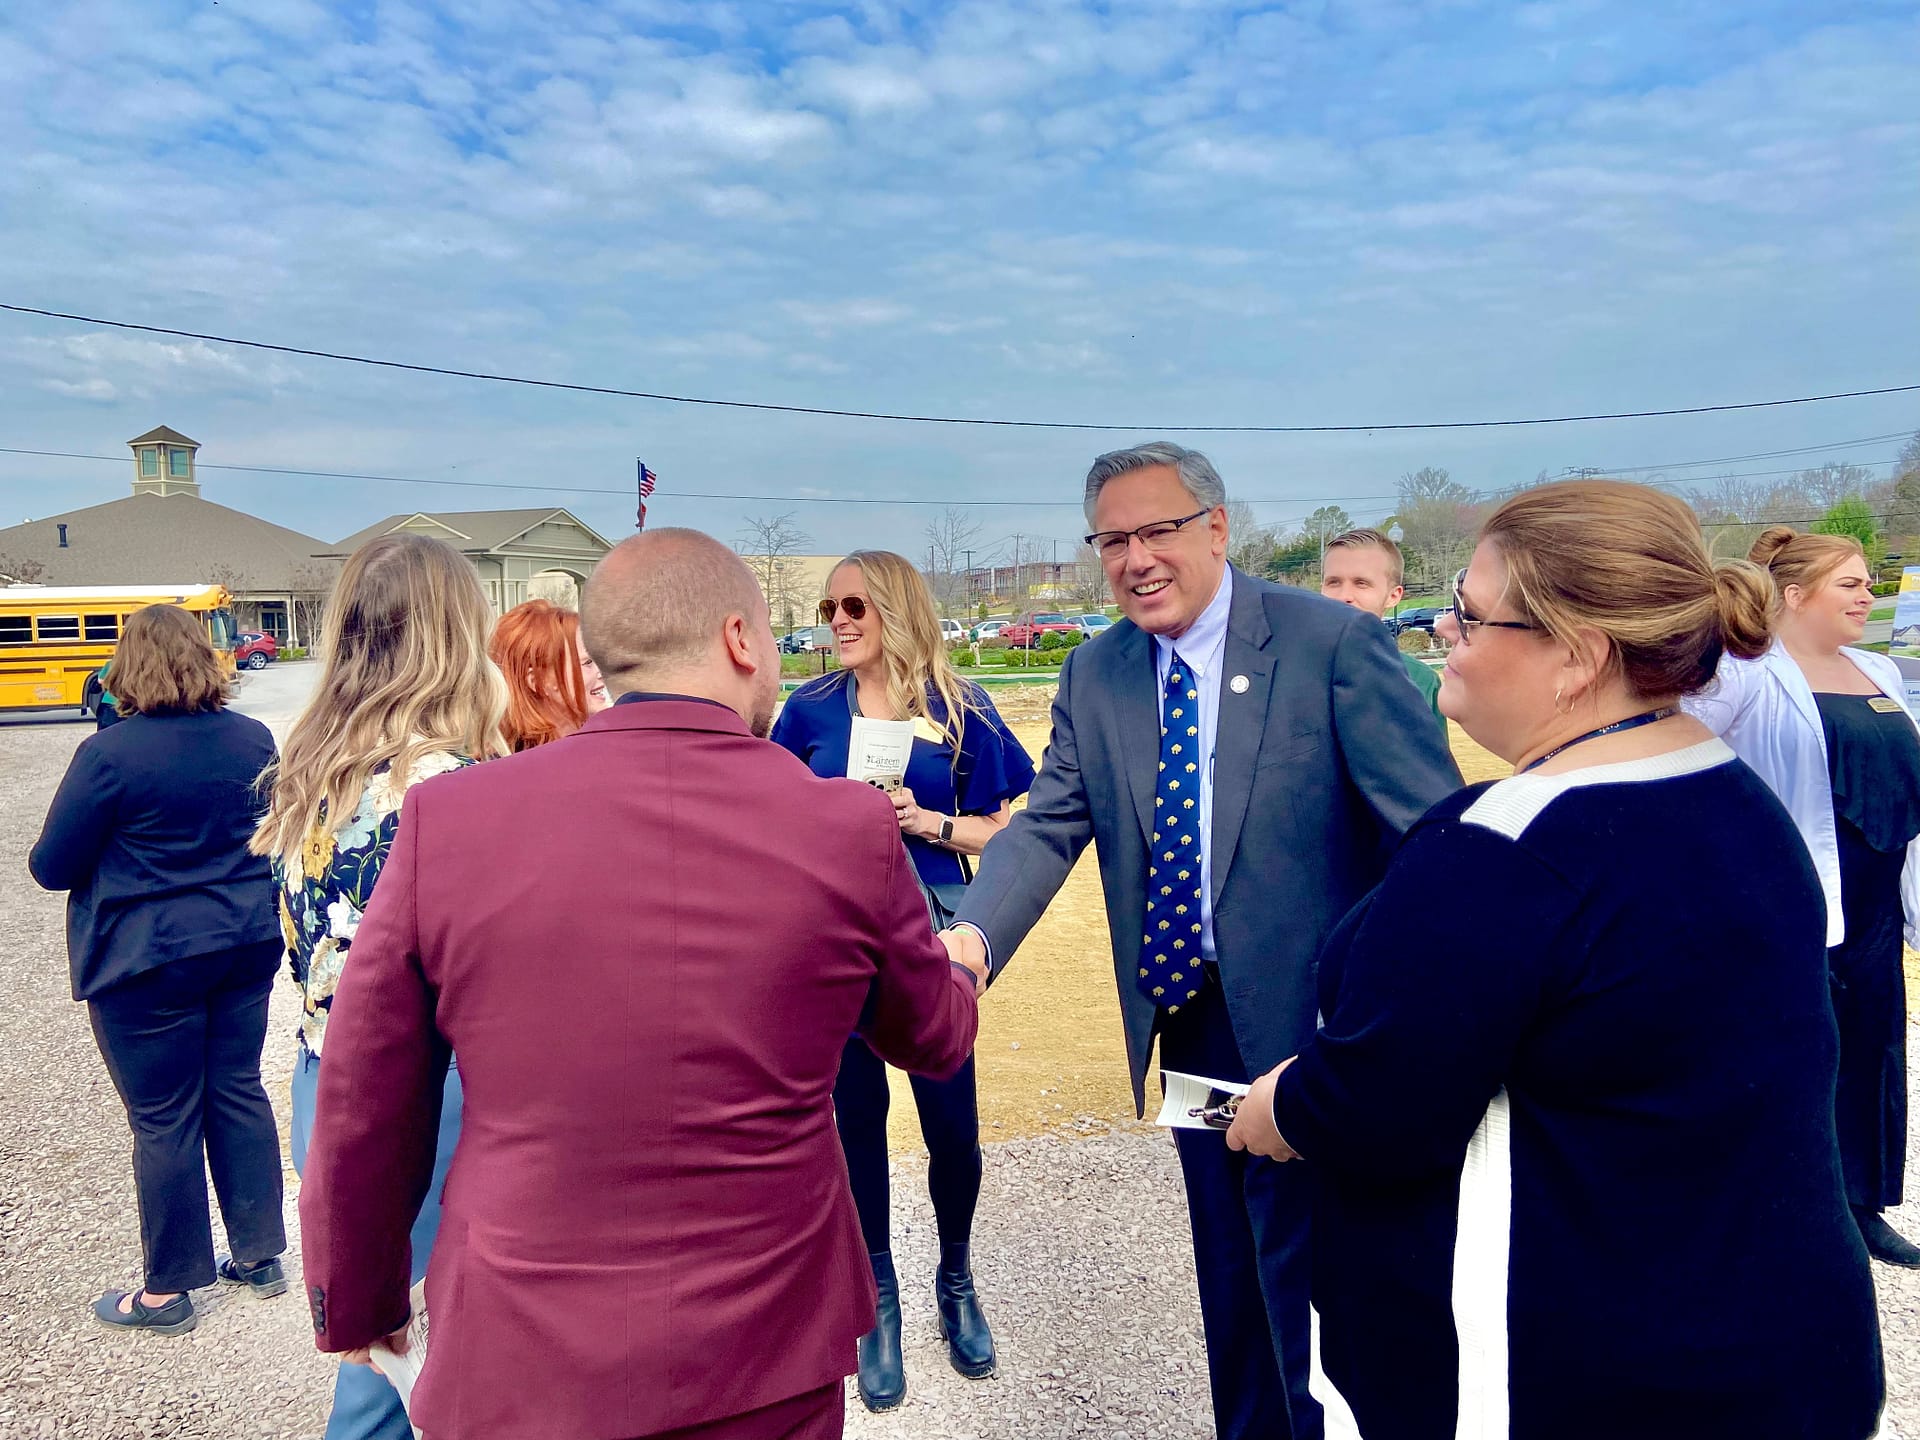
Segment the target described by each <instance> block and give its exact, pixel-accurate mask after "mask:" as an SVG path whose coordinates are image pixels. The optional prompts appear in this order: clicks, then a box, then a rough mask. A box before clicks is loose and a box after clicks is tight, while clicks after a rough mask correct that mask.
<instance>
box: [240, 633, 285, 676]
mask: <svg viewBox="0 0 1920 1440" xmlns="http://www.w3.org/2000/svg"><path fill="white" fill-rule="evenodd" d="M279 653H280V642H279V641H278V640H276V639H274V638H273V636H271V635H262V634H261V633H260V632H259V631H258V630H242V631H241V632H240V643H239V644H238V645H236V646H234V647H233V663H234V664H235V665H238V666H239V667H240V668H241V669H242V670H264V669H266V668H267V666H268V665H270V664H271V663H272V662H273V660H274V658H275V657H276V656H277V655H279Z"/></svg>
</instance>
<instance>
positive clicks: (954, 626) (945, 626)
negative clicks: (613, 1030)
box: [940, 620, 967, 645]
mask: <svg viewBox="0 0 1920 1440" xmlns="http://www.w3.org/2000/svg"><path fill="white" fill-rule="evenodd" d="M940 638H941V639H942V640H944V641H946V642H947V644H949V645H964V644H966V643H967V632H966V629H965V627H963V626H962V625H961V624H960V622H959V621H958V620H942V621H941V622H940Z"/></svg>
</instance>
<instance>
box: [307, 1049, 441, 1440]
mask: <svg viewBox="0 0 1920 1440" xmlns="http://www.w3.org/2000/svg"><path fill="white" fill-rule="evenodd" d="M319 1087H320V1057H319V1056H318V1055H315V1054H313V1053H312V1052H311V1051H309V1050H308V1049H307V1047H306V1046H305V1045H302V1046H301V1047H300V1053H299V1055H298V1056H297V1057H295V1059H294V1062H293V1168H294V1170H295V1171H296V1172H298V1173H299V1174H300V1175H302V1176H305V1174H306V1173H307V1142H308V1140H309V1139H310V1138H311V1136H312V1134H313V1097H314V1092H315V1091H316V1090H318V1089H319ZM461 1102H462V1096H461V1090H460V1071H459V1069H458V1068H456V1067H454V1066H449V1067H448V1069H447V1087H446V1090H445V1091H444V1092H443V1096H442V1099H441V1102H440V1140H439V1143H438V1144H437V1145H435V1147H434V1151H433V1183H432V1184H431V1185H429V1186H428V1187H427V1198H426V1199H425V1200H424V1201H422V1202H421V1204H420V1215H419V1218H418V1219H416V1220H415V1221H414V1222H413V1231H412V1234H411V1236H410V1237H409V1238H410V1239H411V1240H412V1243H413V1276H412V1279H413V1280H414V1282H415V1283H418V1282H419V1280H420V1278H421V1277H422V1276H423V1275H425V1274H426V1273H427V1260H428V1258H429V1257H430V1256H431V1255H432V1254H433V1238H434V1236H436V1235H438V1234H439V1233H440V1192H441V1191H442V1190H443V1189H444V1188H445V1187H446V1183H447V1167H448V1166H449V1165H450V1164H452V1163H453V1147H454V1144H455V1142H457V1141H458V1140H459V1138H460V1110H461ZM326 1440H413V1427H412V1426H411V1425H409V1424H408V1423H407V1412H406V1410H405V1409H404V1408H402V1406H401V1404H400V1395H399V1393H398V1392H397V1391H396V1390H395V1389H394V1388H393V1386H391V1385H389V1384H388V1383H387V1379H386V1376H384V1375H382V1374H381V1373H380V1372H379V1371H378V1370H375V1369H374V1368H373V1367H372V1366H370V1365H342V1366H341V1367H340V1373H339V1376H338V1378H337V1379H335V1381H334V1384H333V1412H332V1413H331V1414H330V1415H328V1416H327V1435H326Z"/></svg>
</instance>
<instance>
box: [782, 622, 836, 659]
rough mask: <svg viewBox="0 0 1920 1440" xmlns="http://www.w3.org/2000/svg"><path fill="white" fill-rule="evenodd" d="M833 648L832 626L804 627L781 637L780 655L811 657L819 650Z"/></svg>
mask: <svg viewBox="0 0 1920 1440" xmlns="http://www.w3.org/2000/svg"><path fill="white" fill-rule="evenodd" d="M832 648H833V627H832V626H831V625H802V626H801V627H800V628H799V629H798V630H790V631H788V632H787V633H786V634H785V635H782V636H781V637H780V653H781V654H783V655H811V654H813V653H814V652H815V651H817V650H831V649H832Z"/></svg>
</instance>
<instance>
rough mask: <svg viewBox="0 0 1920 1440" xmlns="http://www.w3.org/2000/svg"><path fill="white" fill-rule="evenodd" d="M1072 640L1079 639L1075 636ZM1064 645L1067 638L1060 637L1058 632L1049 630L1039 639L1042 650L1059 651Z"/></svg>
mask: <svg viewBox="0 0 1920 1440" xmlns="http://www.w3.org/2000/svg"><path fill="white" fill-rule="evenodd" d="M1074 638H1075V639H1076V640H1077V639H1079V638H1080V637H1079V636H1077V635H1076V636H1075V637H1074ZM1066 643H1067V637H1066V636H1064V635H1062V634H1061V633H1060V632H1059V631H1058V630H1049V631H1047V632H1046V633H1045V634H1044V635H1042V636H1041V637H1040V648H1041V649H1042V650H1059V649H1062V648H1064V647H1065V645H1066Z"/></svg>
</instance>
